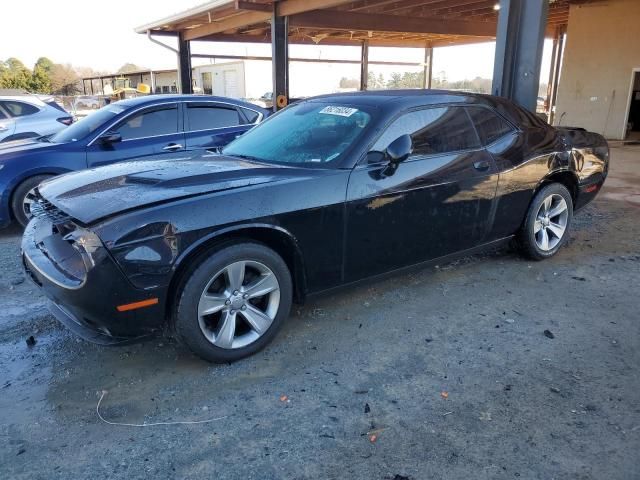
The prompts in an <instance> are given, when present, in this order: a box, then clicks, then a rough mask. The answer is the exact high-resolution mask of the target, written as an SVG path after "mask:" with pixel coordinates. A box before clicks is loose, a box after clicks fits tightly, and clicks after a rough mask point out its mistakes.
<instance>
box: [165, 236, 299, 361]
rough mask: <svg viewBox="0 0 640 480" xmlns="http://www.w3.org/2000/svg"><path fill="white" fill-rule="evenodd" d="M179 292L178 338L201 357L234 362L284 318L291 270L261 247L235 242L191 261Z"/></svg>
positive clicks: (267, 339) (272, 333)
mask: <svg viewBox="0 0 640 480" xmlns="http://www.w3.org/2000/svg"><path fill="white" fill-rule="evenodd" d="M196 262H198V264H199V265H197V266H195V265H194V268H192V269H191V270H190V271H188V272H187V274H186V275H187V277H186V279H185V281H184V282H182V285H183V287H182V288H181V290H180V291H179V293H178V297H177V301H176V308H175V312H174V317H173V318H174V324H175V330H176V334H177V336H178V339H179V340H181V341H182V342H183V343H185V344H186V345H187V346H188V347H189V348H190V349H191V351H193V352H194V353H195V354H196V355H198V356H200V357H202V358H203V359H205V360H207V361H210V362H216V363H222V362H234V361H236V360H240V359H241V358H244V357H247V356H249V355H252V354H254V353H256V352H258V351H259V350H261V349H262V348H264V347H265V346H266V345H267V344H268V343H269V342H270V341H271V340H272V339H273V338H274V337H275V335H276V334H277V333H278V330H279V329H280V328H281V327H282V324H283V323H284V321H285V320H286V319H287V317H288V316H289V311H290V309H291V303H292V299H293V285H292V281H291V273H290V272H289V269H288V267H287V264H286V263H285V262H284V260H283V259H282V258H281V257H280V256H279V255H278V254H277V253H276V252H274V251H273V250H271V249H270V248H268V247H266V246H265V245H262V244H259V243H253V242H251V243H250V242H246V243H240V244H236V245H232V246H226V247H222V248H220V250H212V251H211V253H210V254H209V255H208V256H207V255H206V254H205V255H204V256H200V257H198V258H197V259H196Z"/></svg>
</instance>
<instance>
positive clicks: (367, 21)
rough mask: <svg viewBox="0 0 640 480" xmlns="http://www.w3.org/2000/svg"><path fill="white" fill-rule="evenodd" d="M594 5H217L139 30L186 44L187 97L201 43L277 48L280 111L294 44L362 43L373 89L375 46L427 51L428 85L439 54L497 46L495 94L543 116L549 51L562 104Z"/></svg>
mask: <svg viewBox="0 0 640 480" xmlns="http://www.w3.org/2000/svg"><path fill="white" fill-rule="evenodd" d="M588 1H590V0H499V1H498V0H358V1H353V0H279V1H275V0H253V1H242V0H235V1H230V0H215V1H212V2H209V3H206V4H204V5H201V6H198V7H196V8H193V9H190V10H187V11H185V12H182V13H179V14H176V15H173V16H170V17H167V18H163V19H160V20H157V21H154V22H151V23H149V24H146V25H142V26H140V27H138V28H136V32H138V33H141V34H146V35H148V36H149V38H150V39H152V40H154V41H156V42H157V41H158V39H157V37H161V36H173V37H177V39H178V49H177V52H176V53H177V55H178V59H179V61H178V65H179V78H180V83H181V88H182V92H184V93H191V89H192V79H191V57H192V55H191V50H190V42H191V41H194V40H198V41H209V42H253V43H271V51H272V65H273V92H274V99H275V98H278V99H279V100H280V102H274V108H277V105H280V106H283V105H286V104H287V102H288V98H289V75H288V71H289V67H288V64H289V55H288V46H289V44H323V45H359V46H361V47H362V58H361V67H362V68H361V88H362V89H366V87H367V85H366V79H367V75H366V72H367V63H368V48H369V46H394V47H402V46H406V47H421V48H425V73H426V75H425V78H426V81H425V86H426V87H428V86H429V85H430V76H431V59H432V52H433V49H434V48H437V47H441V46H449V45H459V44H465V43H477V42H485V41H491V40H494V39H495V40H496V42H497V44H496V57H495V66H494V80H493V89H492V93H494V94H496V95H503V96H506V97H509V98H512V99H514V100H515V101H517V102H519V103H520V104H521V105H524V106H525V107H527V108H529V109H531V110H535V105H536V99H537V91H538V84H539V78H540V63H541V56H542V46H543V41H544V38H545V36H547V37H554V38H555V42H554V52H553V58H554V65H552V69H551V78H550V82H549V84H550V91H549V97H550V98H551V99H553V98H554V90H555V88H554V86H555V85H556V84H557V75H558V71H559V62H560V55H559V54H558V52H560V51H561V44H562V38H563V36H564V32H565V28H566V24H567V22H568V15H569V6H570V4H572V3H586V2H588Z"/></svg>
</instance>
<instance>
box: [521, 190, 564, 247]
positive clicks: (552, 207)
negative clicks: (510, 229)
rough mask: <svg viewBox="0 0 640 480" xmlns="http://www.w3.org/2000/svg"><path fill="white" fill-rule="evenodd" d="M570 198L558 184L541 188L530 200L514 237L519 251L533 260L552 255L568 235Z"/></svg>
mask: <svg viewBox="0 0 640 480" xmlns="http://www.w3.org/2000/svg"><path fill="white" fill-rule="evenodd" d="M572 219H573V200H572V198H571V194H570V193H569V190H567V188H566V187H565V186H564V185H562V184H560V183H552V184H550V185H547V186H545V187H543V188H542V189H541V190H540V191H539V192H538V193H537V194H536V196H535V197H534V198H533V200H532V201H531V205H529V210H528V211H527V216H526V218H525V221H524V224H523V225H522V228H521V229H520V232H519V233H518V236H517V240H518V245H519V247H520V250H521V252H522V253H523V254H524V255H525V256H526V257H528V258H530V259H532V260H544V259H545V258H549V257H552V256H554V255H555V254H556V253H557V252H558V250H560V248H561V247H562V245H564V244H565V242H566V241H567V239H568V238H569V231H570V227H571V221H572Z"/></svg>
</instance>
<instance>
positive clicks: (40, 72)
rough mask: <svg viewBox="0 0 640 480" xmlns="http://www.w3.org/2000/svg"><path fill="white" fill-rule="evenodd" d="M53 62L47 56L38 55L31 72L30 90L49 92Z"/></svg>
mask: <svg viewBox="0 0 640 480" xmlns="http://www.w3.org/2000/svg"><path fill="white" fill-rule="evenodd" d="M53 67H54V64H53V62H52V61H51V60H49V59H48V58H47V57H40V58H39V59H38V61H37V62H36V64H35V65H34V67H33V73H32V74H31V91H33V92H37V93H51V74H52V72H53Z"/></svg>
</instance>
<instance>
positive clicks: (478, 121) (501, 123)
mask: <svg viewBox="0 0 640 480" xmlns="http://www.w3.org/2000/svg"><path fill="white" fill-rule="evenodd" d="M467 111H468V112H469V115H470V116H471V120H473V123H474V124H475V126H476V129H477V130H478V135H479V136H480V141H481V142H482V144H483V145H490V144H492V143H493V142H495V141H496V140H498V139H499V138H501V137H503V136H504V135H506V134H508V133H510V132H512V131H513V128H512V127H511V125H509V123H507V121H506V120H504V119H503V118H502V117H501V116H500V115H498V114H497V113H495V112H493V111H491V110H489V109H488V108H482V107H468V108H467Z"/></svg>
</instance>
